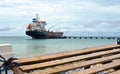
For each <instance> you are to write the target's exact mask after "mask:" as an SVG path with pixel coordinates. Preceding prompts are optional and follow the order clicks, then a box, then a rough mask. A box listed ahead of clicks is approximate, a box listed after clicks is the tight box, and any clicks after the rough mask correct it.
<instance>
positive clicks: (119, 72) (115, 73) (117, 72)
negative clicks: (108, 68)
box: [110, 70, 120, 74]
mask: <svg viewBox="0 0 120 74" xmlns="http://www.w3.org/2000/svg"><path fill="white" fill-rule="evenodd" d="M110 74H120V70H117V71H115V72H112V73H110Z"/></svg>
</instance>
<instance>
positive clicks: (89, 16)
mask: <svg viewBox="0 0 120 74" xmlns="http://www.w3.org/2000/svg"><path fill="white" fill-rule="evenodd" d="M36 14H39V18H40V20H44V21H46V22H47V25H46V29H49V28H50V27H51V26H54V25H55V27H53V28H52V29H50V30H53V31H58V30H60V31H63V32H64V35H78V36H82V35H83V36H84V35H85V36H92V35H93V36H94V35H97V36H102V35H103V36H120V0H0V36H26V35H25V31H26V27H27V25H28V24H29V23H31V21H32V18H34V17H36Z"/></svg>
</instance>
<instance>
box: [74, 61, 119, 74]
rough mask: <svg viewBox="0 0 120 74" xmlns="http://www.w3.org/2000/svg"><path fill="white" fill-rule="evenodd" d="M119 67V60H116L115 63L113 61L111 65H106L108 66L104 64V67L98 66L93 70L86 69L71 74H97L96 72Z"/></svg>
mask: <svg viewBox="0 0 120 74" xmlns="http://www.w3.org/2000/svg"><path fill="white" fill-rule="evenodd" d="M119 66H120V60H118V61H117V62H116V61H114V62H112V63H108V64H105V65H102V66H99V67H97V68H96V67H93V68H90V69H86V70H83V71H79V72H75V73H73V74H94V73H98V72H101V71H104V70H108V69H112V68H115V67H119Z"/></svg>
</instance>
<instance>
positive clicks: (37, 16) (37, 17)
mask: <svg viewBox="0 0 120 74" xmlns="http://www.w3.org/2000/svg"><path fill="white" fill-rule="evenodd" d="M36 19H37V22H38V21H39V15H38V14H36Z"/></svg>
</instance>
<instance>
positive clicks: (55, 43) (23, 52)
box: [0, 36, 117, 58]
mask: <svg viewBox="0 0 120 74" xmlns="http://www.w3.org/2000/svg"><path fill="white" fill-rule="evenodd" d="M116 43H117V39H107V38H104V39H101V38H98V39H96V38H93V39H89V38H88V39H84V38H82V39H79V38H76V39H74V38H71V39H37V40H35V39H31V38H30V37H27V36H26V37H17V36H14V37H0V44H12V48H13V52H14V53H15V57H17V58H25V57H33V56H40V55H45V54H51V53H56V52H64V51H70V50H77V49H84V48H89V47H96V46H105V45H112V44H116Z"/></svg>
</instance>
